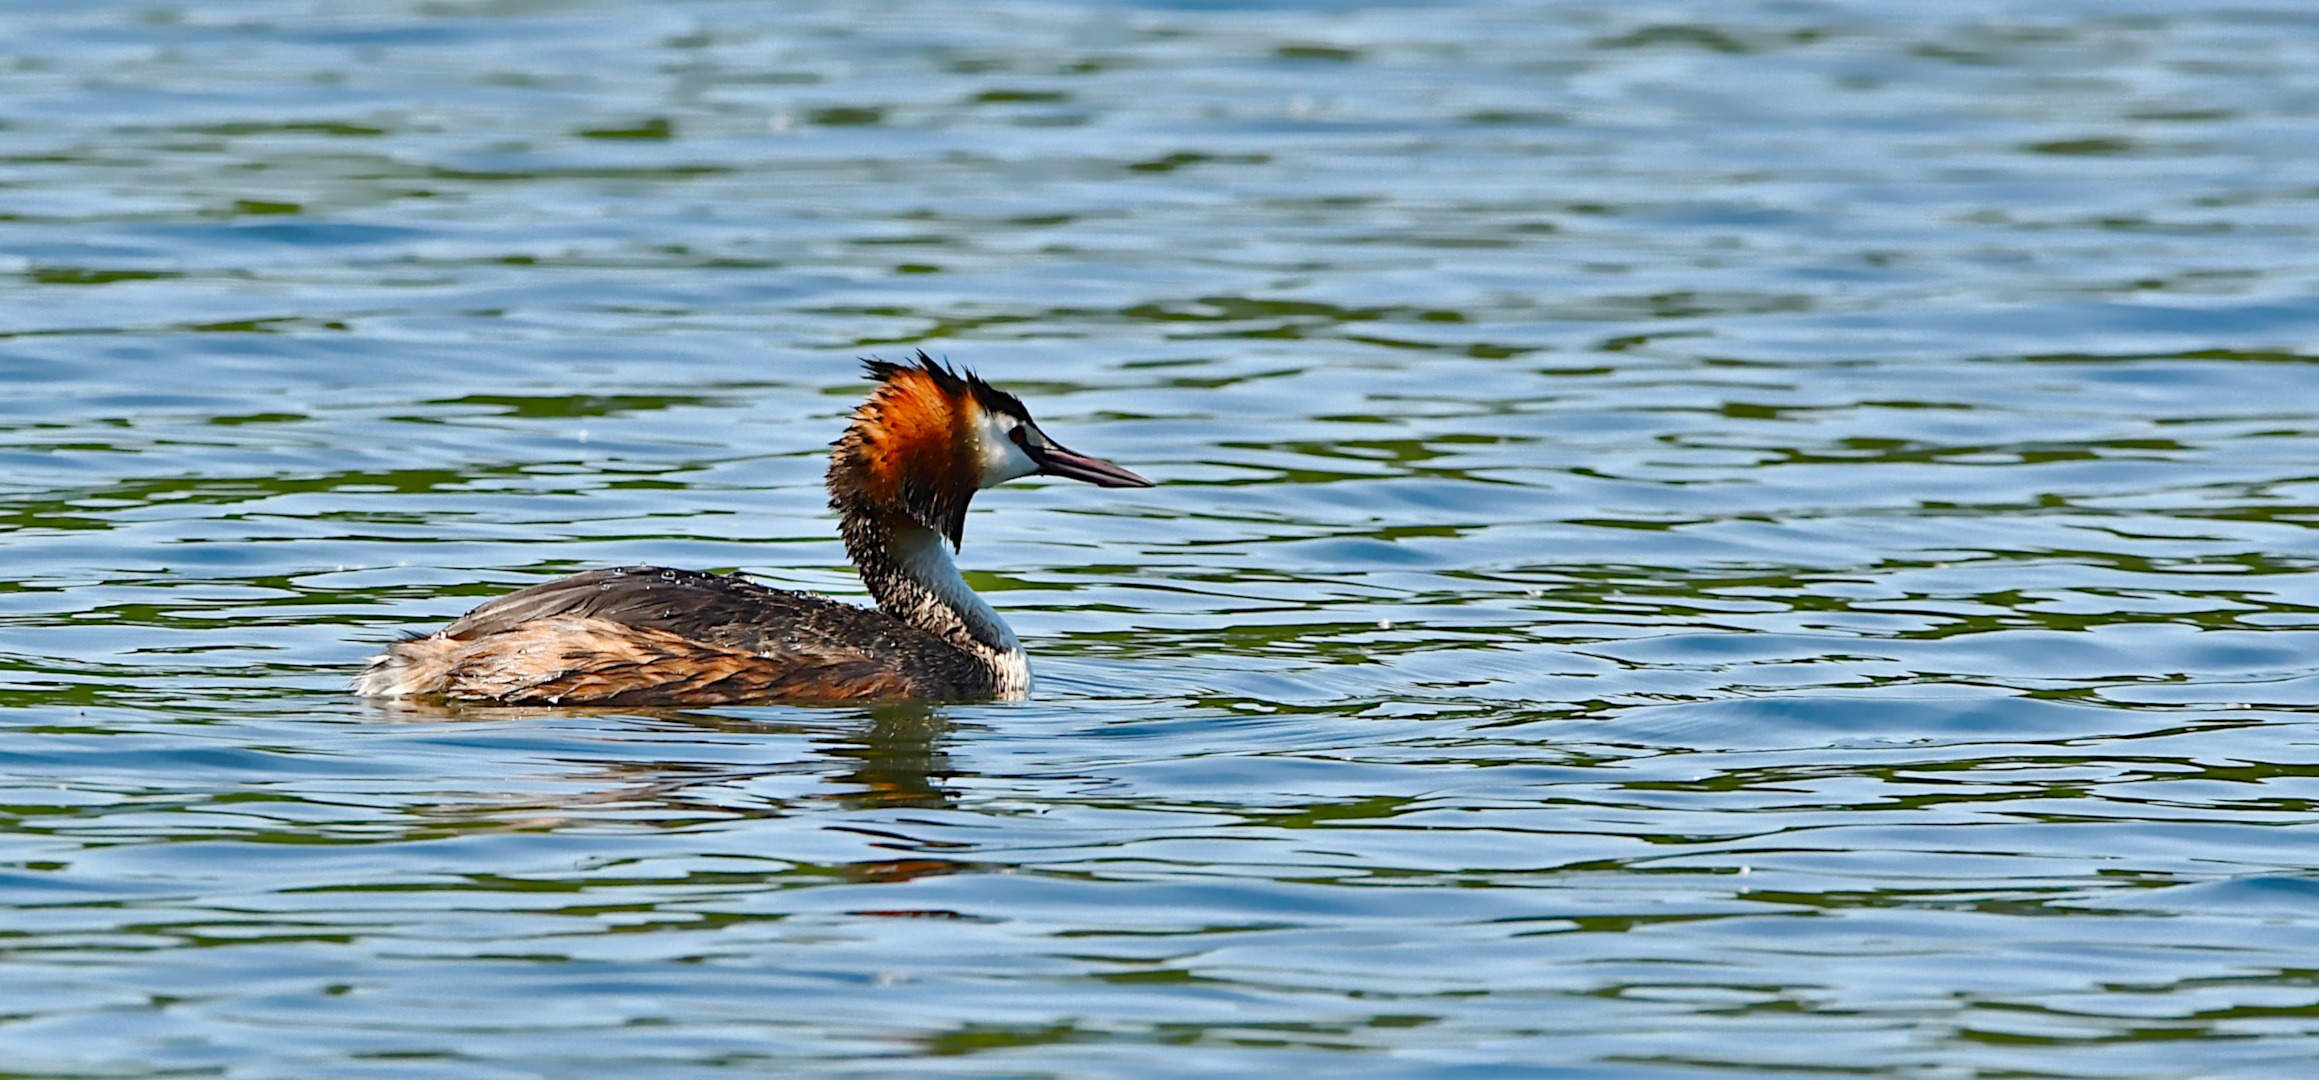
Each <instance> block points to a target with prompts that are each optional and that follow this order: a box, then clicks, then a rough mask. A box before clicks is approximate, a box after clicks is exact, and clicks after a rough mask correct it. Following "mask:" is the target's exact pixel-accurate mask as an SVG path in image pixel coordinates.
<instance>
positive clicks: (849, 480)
mask: <svg viewBox="0 0 2319 1080" xmlns="http://www.w3.org/2000/svg"><path fill="white" fill-rule="evenodd" d="M917 361H918V362H917V363H915V364H895V363H889V362H887V361H884V360H864V361H862V364H863V366H864V367H865V368H867V369H868V373H869V378H870V379H871V380H872V381H875V382H876V383H877V384H878V387H877V389H875V390H872V391H871V392H870V397H869V400H867V401H864V402H862V404H861V407H860V408H858V409H855V410H854V416H853V423H852V424H851V425H849V426H848V427H847V428H846V432H845V435H844V436H842V437H840V438H839V439H838V441H837V443H836V447H837V448H836V450H835V451H834V452H833V453H831V455H830V460H829V505H830V506H831V508H833V509H835V510H837V511H838V512H839V513H840V514H841V515H844V516H845V517H847V518H848V519H855V518H858V517H861V516H865V515H866V516H870V517H874V518H888V517H893V516H899V517H901V518H904V519H907V520H910V521H914V522H917V523H918V524H920V525H923V526H925V527H926V528H929V529H932V530H934V531H935V532H936V533H939V534H940V535H941V536H942V537H943V538H944V539H947V540H949V541H950V546H952V547H957V546H958V545H959V543H960V541H961V540H962V539H963V538H964V536H965V532H966V507H967V504H968V503H969V502H972V501H973V499H974V493H975V492H977V491H980V490H981V489H983V488H987V487H997V486H998V485H1000V484H1003V483H1006V482H1007V481H1009V480H1013V479H1016V478H1018V477H1024V476H1033V475H1037V476H1060V477H1065V478H1068V479H1072V480H1082V481H1085V482H1087V483H1090V484H1094V485H1097V486H1099V487H1150V486H1152V485H1151V481H1149V480H1146V479H1144V478H1143V477H1140V476H1137V475H1136V474H1134V473H1132V472H1129V471H1127V470H1126V469H1122V468H1120V467H1119V466H1117V465H1114V464H1112V463H1110V462H1108V461H1103V460H1101V459H1099V458H1091V457H1088V456H1087V455H1085V454H1080V453H1075V452H1073V451H1070V450H1067V449H1065V448H1064V447H1063V446H1062V444H1060V443H1057V442H1056V441H1055V440H1053V439H1050V438H1048V437H1047V433H1046V432H1043V431H1040V430H1039V425H1038V424H1036V423H1034V422H1032V420H1031V414H1030V411H1029V410H1028V409H1025V408H1023V403H1022V401H1021V400H1020V399H1018V398H1016V397H1015V396H1014V395H1013V394H1010V393H1007V392H1006V391H1004V390H1000V389H998V388H997V387H995V386H992V385H991V384H989V383H986V382H984V381H982V380H981V379H980V378H977V377H976V376H975V375H974V373H973V372H959V371H954V370H952V369H951V368H949V367H948V366H946V365H944V364H942V363H940V362H938V361H936V360H935V359H934V358H933V357H930V356H928V355H926V353H925V352H924V351H920V352H919V353H918V356H917Z"/></svg>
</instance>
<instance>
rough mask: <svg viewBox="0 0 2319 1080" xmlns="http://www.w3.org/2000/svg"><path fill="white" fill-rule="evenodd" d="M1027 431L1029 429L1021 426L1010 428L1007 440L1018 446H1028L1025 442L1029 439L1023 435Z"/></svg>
mask: <svg viewBox="0 0 2319 1080" xmlns="http://www.w3.org/2000/svg"><path fill="white" fill-rule="evenodd" d="M1025 430H1027V429H1025V428H1022V427H1019V426H1018V427H1011V428H1008V429H1007V439H1008V440H1009V441H1011V442H1013V443H1014V444H1015V445H1016V446H1028V445H1029V444H1028V443H1025V442H1024V441H1023V440H1024V439H1025V438H1028V436H1026V435H1024V434H1023V432H1024V431H1025Z"/></svg>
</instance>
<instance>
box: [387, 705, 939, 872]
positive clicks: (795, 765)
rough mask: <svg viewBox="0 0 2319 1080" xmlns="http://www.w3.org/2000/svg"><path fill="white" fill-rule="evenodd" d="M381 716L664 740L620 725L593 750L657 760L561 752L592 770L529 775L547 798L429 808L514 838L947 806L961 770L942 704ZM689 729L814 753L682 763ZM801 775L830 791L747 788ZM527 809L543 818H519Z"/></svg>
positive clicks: (487, 708)
mask: <svg viewBox="0 0 2319 1080" xmlns="http://www.w3.org/2000/svg"><path fill="white" fill-rule="evenodd" d="M373 711H374V713H375V714H376V715H375V716H374V717H373V719H376V720H384V721H389V722H404V723H425V722H440V721H444V720H453V721H469V720H472V721H498V722H504V721H508V720H519V719H539V720H550V721H554V722H557V723H569V722H571V721H573V720H575V719H581V720H585V719H587V718H590V717H593V716H603V717H605V718H607V719H609V718H612V717H619V718H623V719H626V720H628V721H630V722H631V723H638V724H642V725H646V730H648V731H650V732H652V733H653V734H655V735H658V736H660V738H653V739H624V738H621V730H620V728H619V727H615V726H611V725H607V726H606V727H604V728H603V729H602V730H601V731H600V732H598V733H595V734H593V735H592V736H591V737H590V738H589V739H588V741H589V742H590V743H595V744H600V743H604V742H611V743H614V744H616V745H619V746H622V747H625V748H628V749H629V750H630V751H631V752H634V751H637V750H643V751H644V752H645V753H649V754H651V755H652V756H650V757H645V756H641V755H639V756H634V757H629V756H621V757H609V756H607V757H603V758H597V759H594V760H589V759H587V758H580V757H573V756H563V755H559V756H558V757H557V758H555V759H554V760H555V761H556V763H558V764H566V765H585V766H587V767H585V768H581V769H578V770H574V771H569V772H556V773H533V774H531V775H530V776H529V777H527V778H525V779H530V780H532V781H535V782H538V783H539V784H540V786H541V787H545V788H549V789H551V790H533V791H526V792H522V793H516V792H508V793H505V794H503V795H499V796H498V797H492V796H489V795H484V794H482V793H477V795H478V798H477V799H476V800H475V801H465V800H462V801H458V802H439V803H435V804H433V805H431V806H429V807H427V808H426V812H429V813H430V814H431V815H442V816H455V817H458V818H460V819H462V824H463V826H464V827H467V828H473V827H475V826H477V825H480V824H484V822H480V821H477V820H476V819H477V818H488V819H489V823H490V824H492V825H496V826H498V827H501V828H509V829H537V828H543V827H546V828H552V827H556V826H558V825H562V824H579V823H583V822H586V823H602V822H605V821H606V820H622V819H625V820H628V821H630V822H633V823H636V824H656V825H663V826H673V825H689V824H698V823H702V822H707V821H716V820H724V819H731V818H736V817H780V816H786V815H788V814H790V813H791V812H793V805H792V804H793V802H794V801H795V800H798V799H814V800H827V801H829V802H834V803H836V804H837V805H838V806H841V807H844V808H846V809H862V810H868V809H890V808H895V807H905V808H923V809H937V810H939V809H948V808H950V807H951V806H952V805H953V804H954V799H955V793H954V792H953V791H952V790H951V789H950V788H949V787H948V786H947V784H948V781H949V780H950V779H951V778H952V777H954V776H955V775H956V773H955V771H954V770H953V768H952V766H951V762H950V755H949V754H948V753H947V752H946V751H945V749H944V748H945V746H946V745H947V743H948V742H949V738H950V733H951V725H950V721H949V719H948V718H947V717H946V716H944V715H943V714H942V711H941V709H940V708H939V707H937V706H930V705H922V704H896V705H879V706H873V707H868V708H858V707H857V708H852V709H846V710H842V711H841V710H828V712H831V713H840V712H842V713H845V714H851V715H852V717H853V719H852V720H851V721H850V722H845V723H837V724H832V723H828V722H826V721H825V722H818V723H801V722H797V721H793V720H770V719H764V718H759V717H751V716H741V715H731V714H725V713H716V712H703V711H692V710H679V709H648V710H639V709H617V710H615V709H584V708H571V707H568V706H567V707H559V708H546V707H537V706H503V705H502V706H494V705H478V704H471V703H462V702H447V701H436V702H420V701H410V700H400V701H389V702H382V703H380V704H379V705H378V706H377V707H376V708H375V709H374V710H373ZM816 712H821V710H816ZM684 729H692V730H699V731H707V732H718V733H730V734H736V735H749V736H756V737H759V738H763V737H766V736H789V737H791V738H803V739H805V740H806V741H808V742H809V743H810V744H811V745H812V747H813V752H812V753H811V754H810V755H809V756H806V757H803V758H801V759H798V760H788V761H773V762H765V763H746V764H743V763H735V762H731V761H717V760H702V759H700V758H699V757H694V758H693V759H691V760H685V759H681V758H677V757H675V756H674V755H676V754H682V753H683V752H684V750H685V749H686V746H687V744H686V743H684V742H682V741H675V740H669V739H667V738H666V736H667V735H669V734H670V733H672V732H673V731H681V730H684ZM832 766H836V768H834V769H833V768H832ZM799 775H803V776H815V777H819V778H821V779H822V780H823V782H824V784H825V785H826V790H822V791H815V792H812V793H809V794H805V795H802V796H791V797H788V798H782V797H768V796H765V795H762V794H760V793H755V792H747V791H745V789H744V785H747V784H748V783H749V782H751V781H754V780H758V779H762V778H768V777H777V776H799ZM511 779H514V778H511ZM555 789H560V790H555ZM797 808H802V807H797ZM413 809H414V810H415V809H418V808H416V807H414V808H413ZM526 810H530V811H535V812H538V813H534V814H530V815H525V816H522V817H516V816H513V815H515V814H519V813H521V812H522V811H526ZM623 811H626V812H628V813H625V814H624V813H623ZM631 815H633V816H631ZM840 827H841V828H843V826H840ZM851 831H857V832H859V831H866V830H861V829H853V830H851ZM879 835H883V834H879ZM894 839H895V840H897V841H902V842H904V843H907V844H909V845H910V846H912V847H919V846H923V842H921V841H914V840H909V839H908V838H905V837H899V836H897V837H894ZM946 865H947V864H946Z"/></svg>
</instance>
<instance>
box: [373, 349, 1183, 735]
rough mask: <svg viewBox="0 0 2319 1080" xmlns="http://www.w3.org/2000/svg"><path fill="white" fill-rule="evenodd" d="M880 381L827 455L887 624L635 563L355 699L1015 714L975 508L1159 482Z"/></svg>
mask: <svg viewBox="0 0 2319 1080" xmlns="http://www.w3.org/2000/svg"><path fill="white" fill-rule="evenodd" d="M864 364H865V366H867V368H868V369H869V378H870V379H871V380H873V381H875V382H876V383H877V388H876V389H874V390H872V391H871V392H870V396H869V399H868V400H866V401H864V402H863V403H862V405H861V407H860V408H857V409H855V410H854V414H853V420H852V423H851V424H849V425H848V426H847V427H846V430H845V434H844V435H843V436H841V437H840V438H839V439H838V440H837V442H836V444H835V446H836V449H835V450H834V451H832V452H831V454H830V457H829V477H828V487H829V505H830V508H831V509H833V510H835V511H837V513H838V531H839V533H840V534H842V535H843V536H844V537H845V550H846V555H847V556H848V557H850V558H852V559H853V563H854V566H855V567H857V568H858V569H859V570H860V571H861V576H862V584H863V585H865V586H867V587H868V588H869V591H870V595H871V596H872V597H874V598H876V600H877V602H878V606H877V609H876V610H871V609H868V608H861V607H855V606H853V605H851V604H841V603H839V602H837V601H835V600H831V599H829V598H827V597H823V596H816V595H814V594H812V593H805V592H793V591H789V590H786V589H771V588H767V587H765V586H763V585H758V584H756V583H754V582H751V581H748V580H745V579H743V578H742V577H740V576H739V575H724V574H713V573H703V572H699V571H692V570H669V569H664V568H661V567H657V566H630V567H624V568H621V569H617V570H590V571H588V572H586V573H580V574H573V575H571V576H569V577H562V578H557V579H556V580H554V581H549V582H544V583H541V584H538V585H534V586H532V587H530V588H528V589H523V590H521V591H518V592H514V593H510V594H508V595H506V596H502V597H500V598H498V599H496V600H493V601H491V602H489V603H486V604H484V605H483V606H481V607H479V608H476V609H475V610H473V611H471V612H468V613H467V614H466V616H464V617H462V618H461V619H459V620H458V621H457V622H454V623H452V624H451V625H449V626H446V627H444V628H443V629H441V630H438V631H436V632H435V633H432V634H428V635H426V636H424V637H412V638H407V639H405V640H402V641H398V642H395V643H394V644H392V645H389V646H387V648H386V651H385V652H382V653H380V654H379V655H377V656H375V657H372V658H371V660H370V663H369V666H368V667H366V668H364V670H363V672H362V674H361V675H360V676H359V677H357V678H356V679H355V683H354V689H355V692H356V693H359V694H365V695H370V696H377V697H411V696H429V695H434V696H443V697H449V698H456V699H466V700H479V701H494V702H503V703H509V704H518V703H534V704H574V705H576V704H590V705H705V704H716V703H730V702H743V701H781V700H793V701H794V700H817V701H831V700H858V699H917V700H928V701H960V700H973V699H981V698H1020V697H1023V696H1024V695H1025V694H1027V693H1028V692H1029V690H1030V685H1031V672H1030V665H1029V663H1028V662H1027V661H1026V660H1025V658H1024V656H1023V646H1022V643H1021V642H1019V641H1017V640H1016V639H1015V634H1014V631H1013V630H1010V629H1008V628H1007V624H1006V622H1005V621H1004V620H1002V619H1000V618H999V617H998V613H997V612H995V611H992V610H991V608H990V605H989V604H986V603H984V602H983V600H982V598H981V597H979V596H977V595H975V593H974V590H973V589H972V588H969V587H968V586H967V584H966V580H965V579H964V578H962V577H960V576H959V574H958V568H957V567H956V566H955V565H953V564H952V563H951V561H950V553H949V552H948V551H945V550H943V543H944V542H945V541H948V542H949V544H950V546H951V547H952V548H956V547H957V546H958V545H959V542H960V540H961V538H962V536H963V534H964V531H965V528H966V505H967V503H968V502H969V501H970V500H972V499H973V498H974V493H975V492H977V491H979V490H981V489H983V488H987V487H995V486H997V485H999V484H1003V483H1005V482H1007V481H1009V480H1013V479H1016V478H1017V477H1023V476H1031V475H1040V476H1061V477H1068V478H1070V479H1073V480H1084V481H1086V482H1087V483H1090V484H1095V485H1097V486H1100V487H1150V486H1151V481H1149V480H1146V479H1144V478H1143V477H1140V476H1137V475H1136V474H1134V473H1132V472H1129V471H1127V470H1126V469H1123V468H1120V467H1119V466H1117V465H1113V464H1111V463H1110V462H1108V461H1101V460H1098V459H1095V458H1091V457H1088V456H1086V455H1084V454H1077V453H1073V452H1072V451H1069V450H1066V449H1064V448H1063V447H1062V446H1060V445H1057V444H1056V443H1055V441H1054V440H1053V439H1050V438H1048V437H1047V436H1046V433H1044V432H1042V431H1040V430H1039V426H1038V425H1037V424H1035V423H1033V422H1032V421H1031V414H1030V413H1029V412H1028V411H1027V410H1025V409H1024V408H1023V403H1022V402H1021V401H1020V400H1018V399H1016V397H1015V396H1014V395H1013V394H1009V393H1007V392H1005V391H1003V390H999V389H997V388H996V387H993V386H991V385H990V384H989V383H986V382H984V381H982V380H981V379H979V378H977V377H975V375H974V374H973V373H972V372H961V371H956V370H953V369H951V368H950V367H948V366H946V365H944V364H941V363H939V362H937V361H935V360H934V359H933V358H931V357H929V356H927V355H926V354H925V353H924V352H920V353H919V354H918V357H917V362H916V363H915V364H894V363H889V362H886V361H883V360H866V361H864Z"/></svg>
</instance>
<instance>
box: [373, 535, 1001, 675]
mask: <svg viewBox="0 0 2319 1080" xmlns="http://www.w3.org/2000/svg"><path fill="white" fill-rule="evenodd" d="M359 688H360V689H361V690H362V692H364V693H367V694H376V695H393V694H406V693H435V694H446V695H449V696H451V697H462V698H488V699H492V700H497V701H505V702H551V703H552V702H563V701H574V702H578V701H586V702H592V703H596V704H604V705H709V704H717V703H721V702H740V701H766V700H777V699H779V700H805V701H815V700H818V701H836V700H851V699H863V698H884V699H892V698H917V699H921V700H929V701H956V700H966V699H972V698H982V697H988V696H989V695H990V693H991V680H990V677H989V674H988V673H987V672H986V671H984V670H983V669H982V668H981V667H979V666H977V665H976V664H975V663H974V662H973V661H972V660H971V659H970V658H968V657H967V656H965V655H964V654H962V653H960V652H959V651H958V650H957V649H955V648H952V647H951V646H949V645H947V644H945V643H943V642H942V641H941V640H940V639H938V638H935V637H933V636H931V635H929V634H926V633H925V632H923V631H920V630H917V629H915V628H913V627H911V626H909V625H908V624H905V623H903V622H901V621H900V620H898V619H895V618H894V617H892V616H890V615H886V614H884V613H881V612H876V611H870V610H867V609H864V608H858V607H854V606H853V605H851V604H841V603H838V602H837V601H835V600H830V599H828V598H826V597H820V596H815V595H813V594H812V593H804V592H793V591H790V590H786V589H769V588H766V587H765V586H762V585H759V584H756V583H755V582H752V581H748V580H746V579H743V578H741V577H738V576H728V575H723V574H706V573H698V572H694V571H689V570H668V569H663V568H660V567H655V566H631V567H623V568H621V569H617V570H591V571H588V572H586V573H580V574H573V575H571V576H569V577H561V578H557V579H555V580H553V581H548V582H544V583H541V584H538V585H534V586H532V587H530V588H528V589H522V590H519V591H517V592H513V593H509V594H508V595H506V596H502V597H500V598H498V599H496V600H493V601H491V602H489V603H486V604H484V605H483V606H481V607H478V608H476V609H475V610H474V611H471V612H469V613H467V615H465V616H464V617H462V618H460V619H459V620H458V621H456V622H454V623H452V624H451V625H450V626H447V627H444V628H443V629H442V630H441V631H440V632H438V633H435V634H432V635H429V636H427V637H423V638H412V639H410V640H407V641H400V642H396V643H395V644H393V645H390V646H388V647H387V650H386V652H384V653H382V654H380V656H379V657H378V658H377V659H375V660H373V661H372V663H371V667H370V669H369V670H367V671H365V672H364V673H363V677H362V680H361V683H360V684H359Z"/></svg>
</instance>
